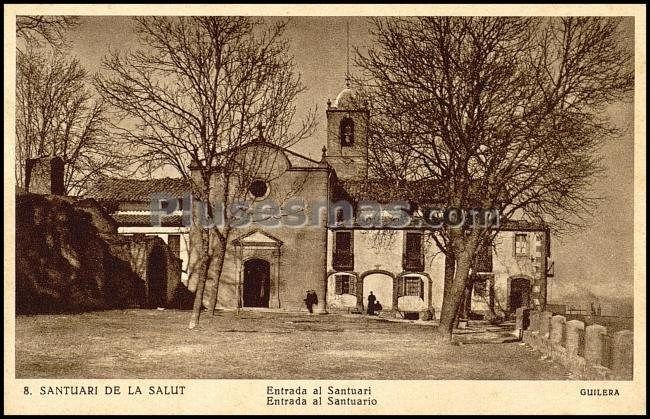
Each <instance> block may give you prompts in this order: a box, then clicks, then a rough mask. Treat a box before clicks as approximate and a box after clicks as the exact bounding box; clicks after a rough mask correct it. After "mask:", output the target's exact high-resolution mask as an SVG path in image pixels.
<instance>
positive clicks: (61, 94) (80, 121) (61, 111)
mask: <svg viewBox="0 0 650 419" xmlns="http://www.w3.org/2000/svg"><path fill="white" fill-rule="evenodd" d="M16 64H17V65H16V68H17V75H16V181H17V184H18V185H20V186H24V166H25V161H26V159H28V158H33V157H41V156H47V155H56V156H59V157H61V158H62V159H63V161H64V163H65V179H64V185H65V189H66V192H67V193H69V194H76V193H82V192H83V191H84V190H85V188H86V186H87V185H88V183H89V182H92V181H93V180H95V179H96V178H97V177H98V176H102V175H106V174H113V173H115V172H117V171H118V170H119V169H120V162H121V160H120V159H119V156H120V154H119V153H118V152H117V150H115V148H114V147H113V145H114V143H113V141H112V138H111V136H110V134H109V132H108V131H107V126H108V114H107V110H106V107H105V106H104V104H103V103H102V101H100V100H96V99H95V98H94V95H95V93H94V92H93V90H92V86H89V85H88V81H89V80H88V79H89V76H88V74H87V72H86V70H85V69H84V68H83V67H82V66H81V65H80V63H79V61H78V60H77V59H75V58H72V59H68V58H66V57H65V56H64V55H63V54H61V53H60V52H58V51H57V50H45V49H37V48H32V47H29V48H28V49H27V50H26V51H25V52H24V53H21V54H18V56H17V63H16Z"/></svg>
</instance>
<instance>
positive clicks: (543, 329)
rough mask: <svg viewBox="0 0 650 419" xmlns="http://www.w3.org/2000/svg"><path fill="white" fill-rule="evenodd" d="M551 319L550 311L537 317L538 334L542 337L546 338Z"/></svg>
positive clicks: (543, 312)
mask: <svg viewBox="0 0 650 419" xmlns="http://www.w3.org/2000/svg"><path fill="white" fill-rule="evenodd" d="M551 317H553V313H551V312H550V311H542V312H541V314H540V315H539V334H540V336H542V337H548V335H549V332H550V328H551Z"/></svg>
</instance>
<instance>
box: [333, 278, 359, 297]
mask: <svg viewBox="0 0 650 419" xmlns="http://www.w3.org/2000/svg"><path fill="white" fill-rule="evenodd" d="M334 280H335V281H336V284H335V288H336V290H335V293H336V295H343V294H350V295H356V293H357V291H356V279H355V278H354V277H353V276H352V275H336V276H335V277H334Z"/></svg>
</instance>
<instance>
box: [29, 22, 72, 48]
mask: <svg viewBox="0 0 650 419" xmlns="http://www.w3.org/2000/svg"><path fill="white" fill-rule="evenodd" d="M78 24H79V19H78V18H77V17H75V16H16V36H17V37H18V38H19V39H23V40H24V41H25V42H27V43H28V44H31V45H32V46H43V45H42V44H43V43H46V44H49V45H50V46H51V47H53V48H62V47H65V46H66V45H67V40H66V37H65V34H66V31H67V30H69V29H70V28H72V27H74V26H77V25H78Z"/></svg>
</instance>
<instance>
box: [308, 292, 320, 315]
mask: <svg viewBox="0 0 650 419" xmlns="http://www.w3.org/2000/svg"><path fill="white" fill-rule="evenodd" d="M315 305H318V295H317V294H316V291H314V290H311V309H310V311H309V312H310V313H311V314H314V306H315Z"/></svg>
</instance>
